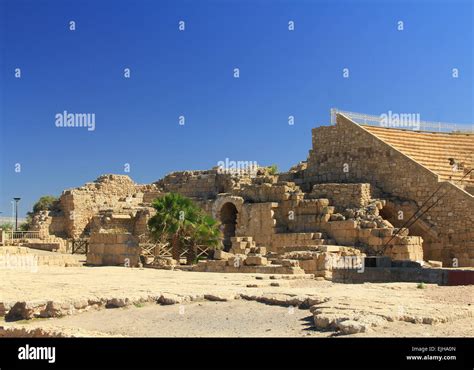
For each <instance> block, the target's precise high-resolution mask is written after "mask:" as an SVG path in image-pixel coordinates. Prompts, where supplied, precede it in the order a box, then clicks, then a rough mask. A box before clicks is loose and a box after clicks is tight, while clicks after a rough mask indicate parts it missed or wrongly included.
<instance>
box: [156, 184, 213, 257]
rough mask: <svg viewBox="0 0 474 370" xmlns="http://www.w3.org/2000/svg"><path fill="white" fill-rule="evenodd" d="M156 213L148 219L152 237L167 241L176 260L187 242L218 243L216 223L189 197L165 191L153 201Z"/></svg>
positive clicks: (195, 243)
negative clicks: (164, 193) (165, 192)
mask: <svg viewBox="0 0 474 370" xmlns="http://www.w3.org/2000/svg"><path fill="white" fill-rule="evenodd" d="M152 206H153V208H155V210H156V214H155V215H154V216H153V217H151V218H150V220H149V221H148V227H149V229H150V233H151V235H152V237H153V238H154V239H155V240H158V241H162V242H169V243H170V244H171V246H172V250H173V258H174V259H177V260H179V251H180V250H181V248H182V247H183V246H184V245H186V246H190V247H192V248H193V247H194V246H196V245H208V246H211V247H218V245H219V241H220V238H221V232H220V230H219V224H218V222H217V221H216V220H214V219H213V218H212V217H209V216H207V215H205V214H204V213H203V211H202V210H201V209H200V208H199V207H198V206H197V205H196V204H195V203H194V202H193V201H192V200H191V199H189V198H186V197H184V196H182V195H180V194H176V193H168V194H166V195H164V196H163V197H161V198H157V199H155V200H154V201H153V204H152Z"/></svg>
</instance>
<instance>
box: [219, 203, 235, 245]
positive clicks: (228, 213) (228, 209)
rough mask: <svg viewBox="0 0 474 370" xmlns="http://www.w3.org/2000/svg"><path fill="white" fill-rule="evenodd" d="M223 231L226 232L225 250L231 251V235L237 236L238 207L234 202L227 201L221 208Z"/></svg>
mask: <svg viewBox="0 0 474 370" xmlns="http://www.w3.org/2000/svg"><path fill="white" fill-rule="evenodd" d="M221 223H222V232H223V234H224V240H223V241H222V244H223V245H224V251H226V252H227V251H229V249H230V248H231V247H232V242H231V240H230V238H231V237H233V236H235V227H236V225H237V208H236V207H235V205H234V204H232V203H225V204H224V205H223V206H222V208H221Z"/></svg>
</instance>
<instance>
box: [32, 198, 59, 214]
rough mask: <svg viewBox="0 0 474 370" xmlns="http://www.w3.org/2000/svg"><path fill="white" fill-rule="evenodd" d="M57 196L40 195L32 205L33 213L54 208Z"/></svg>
mask: <svg viewBox="0 0 474 370" xmlns="http://www.w3.org/2000/svg"><path fill="white" fill-rule="evenodd" d="M57 202H58V198H56V197H54V196H52V195H45V196H42V197H41V198H40V199H39V200H38V201H37V202H36V203H35V205H34V206H33V213H37V212H40V211H51V210H53V209H54V208H55V206H56V204H57Z"/></svg>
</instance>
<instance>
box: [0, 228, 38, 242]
mask: <svg viewBox="0 0 474 370" xmlns="http://www.w3.org/2000/svg"><path fill="white" fill-rule="evenodd" d="M3 233H4V235H5V240H21V239H40V233H39V231H14V230H5V231H3Z"/></svg>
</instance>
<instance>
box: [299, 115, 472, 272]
mask: <svg viewBox="0 0 474 370" xmlns="http://www.w3.org/2000/svg"><path fill="white" fill-rule="evenodd" d="M304 182H305V184H306V186H310V187H312V186H313V185H315V184H318V183H333V182H339V183H355V182H362V183H370V184H371V185H372V186H376V187H377V188H380V189H381V190H382V191H383V192H385V193H387V194H390V195H391V196H394V197H398V198H399V199H400V200H401V201H403V200H413V201H414V202H416V204H417V205H418V206H421V205H422V204H424V203H425V201H427V199H428V198H429V197H430V196H431V195H432V194H433V193H434V192H436V191H437V190H438V189H439V190H438V193H437V196H436V198H432V200H431V202H429V204H432V203H433V200H436V199H437V198H440V197H443V198H442V199H441V200H440V201H439V203H438V204H437V205H435V206H433V207H432V208H431V209H430V210H429V211H428V212H427V213H426V215H425V216H424V217H423V221H424V222H425V223H427V224H429V225H431V227H432V228H433V229H434V231H435V232H436V234H437V235H438V238H437V241H438V243H433V242H430V243H427V242H425V244H424V246H423V248H424V253H425V258H426V259H431V260H441V261H443V263H444V265H445V266H452V265H453V258H455V260H454V261H455V262H456V263H458V265H459V266H474V227H473V226H474V212H472V210H473V209H474V197H473V196H472V195H470V194H469V193H467V192H465V191H463V190H462V189H460V188H458V187H456V186H455V185H453V184H451V183H449V182H440V181H439V178H438V176H437V175H436V174H435V173H434V172H432V171H430V170H429V169H427V168H425V167H424V166H422V165H420V164H419V163H417V162H416V161H414V160H413V159H411V158H409V157H407V156H406V155H404V154H403V153H401V152H400V151H398V150H397V149H395V148H393V147H391V146H389V145H388V144H386V143H385V142H383V141H382V140H380V139H378V138H377V137H375V136H374V135H372V134H371V133H369V132H368V131H367V130H366V129H364V128H363V127H361V126H359V125H357V124H355V123H354V122H352V121H350V120H349V119H347V118H346V117H344V116H342V115H338V116H337V124H336V125H335V126H328V127H320V128H316V129H313V149H312V150H310V154H309V157H308V165H307V169H306V170H305V171H304ZM445 193H446V196H444V195H443V194H445ZM425 208H427V207H425ZM405 220H406V218H405ZM421 236H423V237H424V238H425V235H421ZM426 240H429V238H428V237H426Z"/></svg>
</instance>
